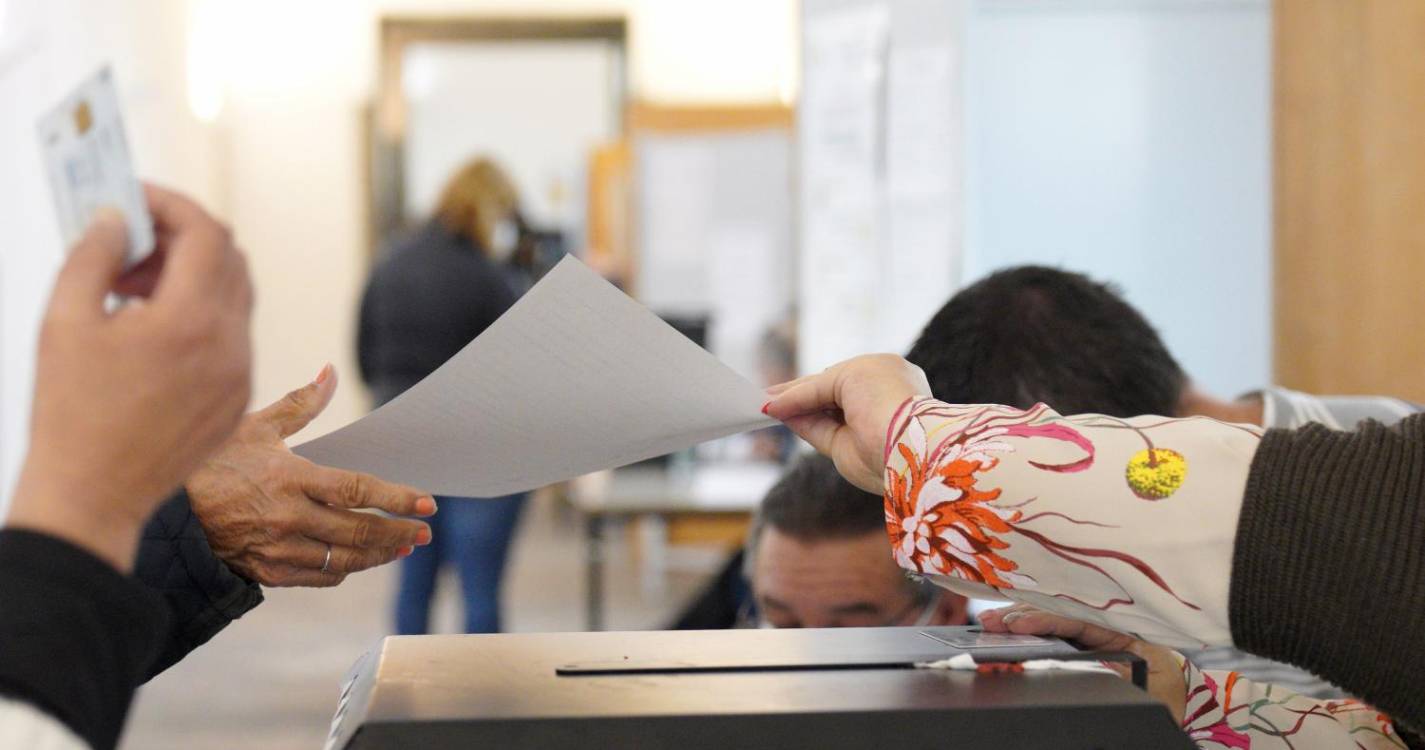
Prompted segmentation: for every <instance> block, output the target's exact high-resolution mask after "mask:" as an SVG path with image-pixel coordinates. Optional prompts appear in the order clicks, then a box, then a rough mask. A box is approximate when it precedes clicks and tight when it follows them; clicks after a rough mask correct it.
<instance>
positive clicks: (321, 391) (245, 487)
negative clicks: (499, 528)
mask: <svg viewBox="0 0 1425 750" xmlns="http://www.w3.org/2000/svg"><path fill="white" fill-rule="evenodd" d="M336 386H337V376H336V370H335V369H334V368H332V366H331V365H327V366H326V367H323V368H322V371H321V372H320V373H319V374H318V375H317V377H316V379H315V380H313V381H312V382H311V383H309V384H307V385H305V386H303V387H301V388H298V389H297V390H294V391H292V392H291V393H288V394H287V395H286V396H284V397H282V398H281V399H280V400H278V401H276V402H275V403H273V404H272V405H270V406H268V407H267V408H265V409H263V410H261V411H257V412H253V413H252V414H249V415H247V416H246V417H245V418H244V419H243V421H242V423H241V425H239V427H238V430H237V432H236V433H235V434H234V435H233V436H232V438H231V439H230V440H228V442H227V443H225V444H224V445H223V446H222V447H221V448H219V449H218V451H217V452H216V453H215V454H213V456H212V457H210V458H209V459H208V460H207V461H206V462H204V464H203V466H202V467H201V468H200V469H199V470H198V471H196V472H194V474H193V476H191V477H190V478H189V479H188V481H187V482H186V484H185V487H186V489H187V490H188V497H189V499H190V501H191V502H192V505H193V513H194V514H195V515H196V516H197V517H198V522H199V523H200V524H201V525H202V526H203V531H204V532H205V534H206V535H207V537H208V544H209V545H210V546H211V547H212V548H213V552H214V554H216V555H217V556H218V557H219V558H221V559H222V560H223V561H224V562H225V563H227V564H228V566H229V567H231V568H233V569H234V570H236V571H237V572H239V573H241V574H242V575H243V576H245V577H247V578H248V579H250V580H253V581H257V582H258V583H261V584H263V585H265V586H335V585H337V584H339V583H341V582H342V581H343V580H345V578H346V576H347V574H350V573H355V572H358V571H361V570H366V569H367V568H373V567H376V566H378V565H384V564H386V563H389V562H391V561H393V560H395V559H397V558H399V557H404V556H405V555H408V554H410V553H411V549H412V547H414V546H417V545H423V544H428V543H430V540H431V529H430V526H428V525H426V524H425V523H423V522H421V521H415V520H409V519H403V518H387V517H384V516H381V515H377V514H375V513H366V512H361V509H376V510H383V511H386V512H388V513H393V514H395V515H399V516H429V515H432V514H434V513H435V511H436V506H435V499H434V498H432V497H431V496H430V495H429V494H427V493H425V492H422V491H421V490H418V489H415V488H413V487H406V486H404V485H398V484H391V483H389V482H385V481H382V480H380V479H377V478H376V477H373V476H371V475H369V474H361V473H357V472H353V471H343V470H341V469H332V468H328V467H325V466H320V465H317V464H314V463H312V462H311V461H308V460H307V459H305V458H302V457H301V456H298V455H296V454H294V453H292V451H291V450H289V449H288V448H287V444H286V442H285V441H286V438H288V437H291V436H292V435H293V434H295V433H296V432H297V431H299V430H301V429H302V428H303V427H306V426H307V424H308V423H310V422H311V421H312V420H313V419H315V418H316V417H317V415H318V414H321V413H322V410H323V409H325V408H326V406H327V404H328V403H330V402H331V399H332V395H333V394H334V393H335V392H336ZM328 548H330V550H331V556H330V558H328V557H327V550H328ZM323 567H325V570H324V569H323Z"/></svg>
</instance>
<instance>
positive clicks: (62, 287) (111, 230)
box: [50, 208, 129, 315]
mask: <svg viewBox="0 0 1425 750" xmlns="http://www.w3.org/2000/svg"><path fill="white" fill-rule="evenodd" d="M128 247H129V235H128V231H127V230H126V229H125V228H124V216H123V214H121V213H119V212H118V211H116V210H114V209H112V208H101V209H99V211H98V212H97V213H95V214H94V220H93V221H92V222H90V224H89V229H88V230H87V231H85V233H84V236H83V237H81V238H80V239H79V242H77V243H75V245H74V248H73V249H72V250H70V252H69V258H68V259H66V260H65V262H64V267H63V268H61V269H60V271H59V277H58V278H57V279H56V280H55V283H54V292H53V293H52V294H51V296H50V310H51V311H54V312H62V313H67V314H80V315H103V314H104V298H105V297H106V296H108V294H109V292H110V291H111V290H112V289H113V288H114V283H115V281H116V280H117V279H118V278H119V275H120V274H122V273H123V270H124V259H125V257H126V256H127V253H128Z"/></svg>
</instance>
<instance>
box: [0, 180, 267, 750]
mask: <svg viewBox="0 0 1425 750" xmlns="http://www.w3.org/2000/svg"><path fill="white" fill-rule="evenodd" d="M148 202H149V208H150V211H151V213H152V215H153V217H154V219H155V222H156V226H157V229H158V232H157V233H156V234H157V236H158V237H159V249H158V250H157V251H156V252H155V253H154V255H153V256H152V260H151V261H147V262H146V263H145V265H144V266H143V267H142V268H141V270H137V271H135V272H131V273H128V274H125V273H123V263H124V259H125V255H126V245H127V240H126V235H125V230H124V224H123V219H122V218H121V217H119V216H118V215H117V214H113V213H108V212H106V213H104V214H101V216H100V217H99V218H98V219H97V220H96V221H95V223H94V225H93V226H92V227H91V228H90V230H89V232H88V233H87V234H86V236H85V237H84V238H83V239H81V240H80V242H79V243H78V244H77V245H76V246H75V248H74V250H73V251H72V253H71V254H70V256H69V259H68V260H67V261H66V263H65V265H64V268H63V269H62V271H61V272H60V275H59V277H58V279H57V281H56V283H55V286H54V290H53V292H52V294H51V297H50V303H49V308H48V310H47V312H46V315H45V320H44V324H43V328H42V332H41V335H40V345H39V354H38V358H37V369H36V373H35V395H34V405H33V409H32V412H31V423H30V444H29V452H28V454H27V455H26V457H25V462H24V466H23V468H22V470H21V473H20V479H19V482H18V483H17V485H16V488H15V493H14V497H13V502H12V505H11V508H10V513H9V516H8V518H7V519H6V522H5V526H4V528H3V529H0V746H4V747H26V748H45V749H48V748H66V749H69V748H82V747H85V746H88V747H91V748H99V749H107V748H112V747H114V746H115V745H116V744H117V743H118V738H119V735H120V733H121V730H122V728H123V724H124V719H125V716H126V714H127V713H128V707H129V703H130V701H131V700H132V697H133V692H134V689H135V687H136V686H137V685H138V684H139V682H140V680H141V679H142V678H143V677H144V675H145V674H146V673H147V672H148V670H149V669H150V666H151V664H152V663H153V661H154V660H155V658H157V656H158V654H159V653H160V651H161V650H162V649H163V647H164V644H165V641H166V639H167V638H168V634H169V627H170V623H171V616H170V610H169V607H168V605H167V603H166V602H165V601H164V599H163V597H162V596H160V595H159V594H158V593H157V592H156V591H155V590H153V589H152V588H150V587H148V586H145V585H143V584H142V583H140V582H138V581H136V580H134V579H133V578H131V577H130V575H129V574H130V572H131V571H132V570H133V568H134V560H135V555H136V550H137V548H138V546H139V539H140V536H141V535H142V533H143V529H144V526H145V523H146V521H147V519H148V518H149V516H150V515H151V514H152V513H153V511H154V509H155V508H157V507H158V506H159V505H160V504H161V503H162V502H163V501H164V499H165V498H166V497H168V496H169V494H170V493H171V492H173V490H174V489H175V488H176V487H177V486H178V484H179V483H180V482H182V481H183V480H184V479H185V478H186V477H187V476H189V475H190V474H191V473H192V472H193V471H194V470H195V469H196V468H197V467H198V465H199V464H200V463H201V462H202V461H203V459H204V458H205V457H206V456H207V455H209V454H210V453H211V452H212V451H213V450H215V449H217V448H218V446H220V445H221V444H222V443H223V442H224V441H225V440H226V439H227V438H228V436H229V435H230V434H231V433H232V431H233V430H234V428H236V427H237V425H238V422H239V420H240V419H241V417H242V414H243V410H244V408H245V407H246V405H247V400H248V395H249V393H250V383H251V343H250V337H249V331H248V325H249V318H250V314H251V308H252V290H251V288H250V286H249V282H248V276H247V266H246V264H245V262H244V261H243V258H242V255H241V253H240V252H238V250H237V249H236V248H235V247H234V246H233V244H232V239H231V236H230V235H229V234H228V232H227V231H226V230H225V229H223V227H221V225H219V224H218V223H217V222H215V221H213V220H212V219H211V218H209V217H208V216H207V214H205V213H204V212H203V211H202V209H200V208H198V207H197V206H196V205H195V204H193V203H191V202H190V201H188V200H187V199H185V198H182V197H181V196H178V195H176V194H173V193H169V192H167V191H163V190H158V189H155V188H149V189H148ZM111 292H117V293H120V294H124V295H129V296H142V297H147V301H146V304H144V305H142V306H139V305H125V306H121V307H118V308H117V309H113V310H110V309H109V308H107V307H106V305H105V299H106V297H108V295H109V294H110V293H111Z"/></svg>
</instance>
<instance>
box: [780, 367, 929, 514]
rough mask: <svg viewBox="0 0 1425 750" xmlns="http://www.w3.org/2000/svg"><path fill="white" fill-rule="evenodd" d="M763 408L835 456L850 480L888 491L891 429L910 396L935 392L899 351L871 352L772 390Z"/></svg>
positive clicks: (865, 487) (876, 490)
mask: <svg viewBox="0 0 1425 750" xmlns="http://www.w3.org/2000/svg"><path fill="white" fill-rule="evenodd" d="M767 393H768V394H769V395H770V396H771V397H772V400H771V401H769V402H767V405H766V406H765V407H763V411H764V412H766V413H767V414H768V415H769V416H771V417H773V418H775V419H779V420H781V421H783V422H785V423H786V425H787V427H789V428H791V430H792V431H793V432H795V433H796V434H797V435H798V436H799V437H801V438H802V439H803V440H805V441H807V442H808V443H811V445H812V447H813V448H816V449H817V451H819V452H821V453H824V454H826V455H827V456H830V457H831V460H832V461H833V462H835V463H836V470H837V471H838V472H840V473H841V476H843V477H845V478H846V480H847V481H849V482H851V483H852V484H854V485H856V486H857V487H860V488H861V489H863V490H866V491H867V492H872V493H875V494H880V493H881V492H882V491H883V489H884V482H885V479H884V474H885V465H886V462H885V451H886V433H887V431H888V429H889V428H890V424H891V419H892V418H893V417H894V416H895V413H896V410H897V409H899V408H900V407H901V405H902V404H904V403H905V402H906V399H909V398H914V397H917V396H929V395H930V383H929V382H927V381H926V379H925V373H923V372H921V370H920V368H919V367H916V366H915V365H913V364H911V363H909V362H907V361H905V360H904V359H902V358H901V357H899V356H897V355H894V354H868V355H864V356H860V357H856V358H854V359H848V360H846V361H845V362H842V363H840V364H836V365H832V366H831V367H828V368H827V369H826V370H824V371H822V372H820V373H818V374H816V375H807V376H805V377H801V378H797V379H796V380H793V381H790V382H787V383H782V384H781V385H775V386H772V387H771V388H769V389H767Z"/></svg>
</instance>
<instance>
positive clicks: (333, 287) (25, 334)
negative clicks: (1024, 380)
mask: <svg viewBox="0 0 1425 750" xmlns="http://www.w3.org/2000/svg"><path fill="white" fill-rule="evenodd" d="M0 2H5V3H6V11H7V12H6V14H5V19H6V20H5V29H8V30H18V31H14V34H15V35H17V36H18V37H20V38H26V39H35V40H38V41H37V42H36V43H37V44H40V45H42V46H43V51H41V52H38V53H35V54H31V55H29V56H26V57H23V59H20V60H13V59H12V57H13V56H12V55H10V54H9V53H8V52H0V66H3V69H0V101H4V102H5V110H4V115H3V117H0V226H4V227H6V238H7V239H6V246H5V247H4V248H3V249H0V253H3V256H0V257H3V265H2V266H0V269H3V277H2V278H3V280H4V281H3V283H4V289H3V295H4V299H3V310H0V325H3V338H0V346H3V353H4V357H3V359H4V369H3V370H2V371H0V391H2V392H3V401H0V421H2V422H3V425H0V454H3V458H4V460H3V466H0V468H3V472H4V473H3V481H4V486H6V487H8V486H10V484H11V483H12V482H13V479H14V469H15V467H16V466H17V465H18V460H19V458H20V456H21V455H22V453H23V437H24V433H25V425H26V421H27V419H28V416H27V415H28V403H29V392H30V378H31V377H32V375H31V373H32V370H33V355H32V352H33V346H34V341H33V337H34V331H35V327H36V324H37V321H38V315H39V310H40V305H41V304H42V302H43V298H44V296H45V292H46V291H47V289H48V284H49V279H50V278H51V276H52V274H53V270H54V268H55V267H56V266H57V263H58V259H59V257H60V249H59V247H58V235H57V231H56V230H55V228H54V226H53V221H54V220H53V217H52V216H51V213H52V209H51V208H50V206H49V202H48V201H49V198H48V194H47V193H45V192H44V191H45V190H46V189H47V188H46V186H45V185H44V183H43V182H42V181H41V176H40V172H39V166H38V157H37V155H36V154H35V151H34V146H33V123H34V115H35V114H37V113H38V112H39V111H40V109H41V108H42V106H43V105H44V104H46V103H48V101H49V100H51V99H53V98H55V97H57V96H58V95H59V93H60V92H63V91H64V90H66V89H67V87H68V86H69V85H71V84H72V82H73V81H77V80H78V79H79V77H80V76H81V75H82V73H84V72H86V71H87V70H88V69H90V68H92V67H94V66H96V65H97V64H98V63H99V61H101V60H104V59H112V60H114V61H115V63H116V65H117V69H118V74H119V80H120V84H121V87H123V88H124V89H125V90H124V91H123V92H122V94H123V98H124V103H125V106H126V108H127V109H128V119H129V122H130V133H131V135H132V138H133V141H134V144H133V146H134V152H135V159H136V161H137V163H138V166H139V169H140V171H141V172H142V173H143V174H144V175H146V176H150V177H158V178H161V179H163V180H164V181H166V182H168V183H169V184H172V185H175V186H177V187H179V188H181V189H184V190H187V191H189V192H192V193H195V194H197V195H198V196H200V197H202V198H203V199H204V200H205V202H206V203H207V204H208V205H210V206H212V207H213V209H214V210H215V211H216V212H217V213H218V214H220V215H221V216H224V217H226V218H227V219H228V220H229V221H231V223H232V224H233V226H234V229H235V231H236V233H237V237H238V239H239V241H240V243H241V244H242V245H243V247H244V248H245V249H246V250H247V252H248V254H249V259H250V261H251V267H252V272H253V276H254V279H255V282H256V285H257V289H258V306H257V311H256V314H255V321H254V322H255V343H256V357H257V363H256V368H257V369H256V378H255V383H254V385H255V391H254V400H255V401H254V403H255V405H260V404H265V403H267V402H269V401H272V400H274V399H276V398H278V397H280V396H281V395H282V394H283V393H284V392H286V391H287V390H288V389H290V388H293V387H296V386H298V385H301V384H302V383H304V382H306V381H307V380H309V379H310V378H311V377H312V376H313V375H315V374H316V372H317V370H318V369H320V367H321V366H322V364H323V363H325V362H327V361H332V362H335V363H336V364H337V365H338V367H340V368H341V370H342V373H343V375H344V376H345V381H346V384H345V386H343V387H342V388H341V390H340V392H339V393H338V394H337V398H336V399H335V400H334V402H333V403H332V405H331V406H330V407H329V408H328V410H327V413H326V414H324V415H323V416H322V418H321V419H320V420H318V422H317V423H316V424H314V425H313V426H312V427H310V428H309V431H308V434H314V433H320V432H324V431H327V430H330V429H333V428H335V427H337V426H340V425H341V424H344V423H346V422H347V421H350V420H351V419H353V418H355V417H357V416H359V415H360V414H361V413H363V412H364V411H365V409H366V399H365V395H364V394H363V393H362V392H361V389H359V388H357V387H355V386H356V382H355V380H356V378H355V368H354V353H353V350H352V349H353V347H352V341H353V338H354V313H355V307H356V304H357V300H358V297H359V294H360V290H361V285H362V283H363V281H364V277H365V272H366V265H365V264H366V256H365V248H364V244H363V242H364V238H363V232H362V227H363V222H364V216H363V210H364V199H363V196H362V173H361V153H362V144H361V140H360V133H361V130H360V122H361V121H360V112H361V107H362V106H363V104H364V102H365V101H366V100H367V98H368V97H369V96H370V95H371V93H372V85H373V84H372V82H373V78H374V74H375V70H376V29H377V19H378V18H379V17H380V16H381V15H382V14H385V13H405V14H416V13H425V14H441V15H449V14H477V13H509V14H530V13H550V14H565V15H569V14H574V15H579V14H583V15H591V14H602V13H626V14H627V16H628V17H629V19H630V39H629V66H630V71H631V72H630V78H629V82H630V89H631V93H632V94H633V95H635V96H638V97H641V98H645V99H649V100H654V101H660V102H665V103H714V102H749V101H750V102H766V101H775V100H778V99H781V100H787V98H788V97H789V96H791V94H792V92H793V91H794V90H795V86H796V66H795V59H796V58H795V49H796V47H795V26H794V20H795V5H794V2H793V0H720V1H719V2H711V1H708V0H622V1H619V0H604V1H600V0H539V1H536V0H470V1H468V2H455V1H450V0H447V1H445V2H439V1H437V0H44V2H31V1H30V0H0ZM195 21H201V23H196V22H195ZM194 27H196V31H197V33H196V34H195V33H193V32H194V31H195V28H194ZM5 33H10V31H6V32H5ZM190 61H193V62H196V63H198V70H199V72H205V73H206V74H205V75H200V76H199V77H198V80H196V81H190V80H188V73H189V71H190V68H189V65H188V63H189V62H190ZM190 84H193V88H194V89H195V90H196V91H198V92H201V93H203V94H204V98H208V99H211V97H212V95H213V94H214V93H215V92H216V93H217V94H219V95H221V97H222V104H223V106H222V109H221V113H220V114H219V115H218V117H217V120H216V122H215V123H213V124H211V125H203V124H201V123H199V122H197V121H196V120H195V119H194V118H193V117H192V115H191V113H190V112H189V111H188V107H187V105H186V100H187V93H188V90H189V88H190ZM7 494H8V493H7Z"/></svg>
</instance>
